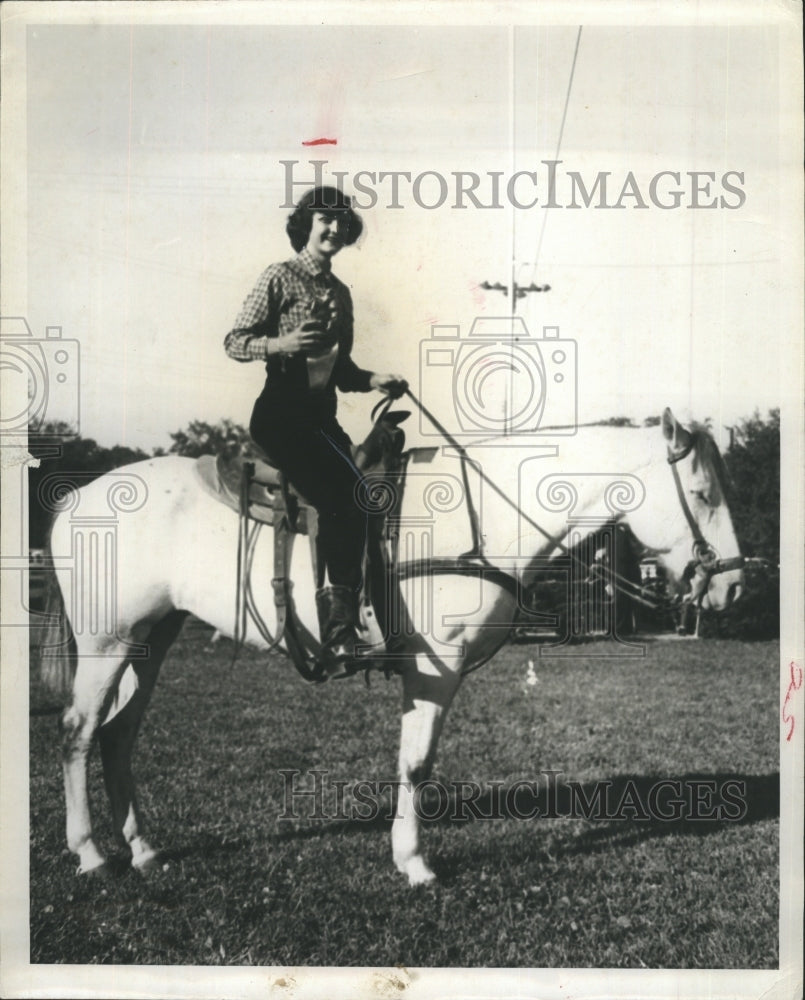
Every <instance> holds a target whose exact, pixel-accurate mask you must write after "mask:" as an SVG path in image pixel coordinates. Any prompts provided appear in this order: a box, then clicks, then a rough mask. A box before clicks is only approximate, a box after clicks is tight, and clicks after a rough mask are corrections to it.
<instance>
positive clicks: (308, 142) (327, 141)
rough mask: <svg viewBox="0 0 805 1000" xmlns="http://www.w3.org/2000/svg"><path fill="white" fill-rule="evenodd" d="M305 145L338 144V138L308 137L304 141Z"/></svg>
mask: <svg viewBox="0 0 805 1000" xmlns="http://www.w3.org/2000/svg"><path fill="white" fill-rule="evenodd" d="M302 145H303V146H337V145H338V139H307V140H303V141H302Z"/></svg>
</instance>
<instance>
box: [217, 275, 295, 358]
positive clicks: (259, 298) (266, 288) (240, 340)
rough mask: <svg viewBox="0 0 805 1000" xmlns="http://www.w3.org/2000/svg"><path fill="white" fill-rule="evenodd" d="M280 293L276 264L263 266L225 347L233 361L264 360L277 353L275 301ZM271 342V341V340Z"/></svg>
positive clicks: (226, 338)
mask: <svg viewBox="0 0 805 1000" xmlns="http://www.w3.org/2000/svg"><path fill="white" fill-rule="evenodd" d="M281 294H282V287H281V283H280V278H279V274H278V270H277V267H276V265H272V266H271V267H268V268H266V270H265V271H263V273H262V274H261V275H260V277H259V279H258V281H257V284H256V285H255V286H254V288H253V289H252V290H251V292H249V294H248V296H247V297H246V301H245V302H244V303H243V306H242V307H241V310H240V312H239V313H238V317H237V319H236V320H235V325H234V327H233V328H232V329H231V330H230V331H229V333H228V334H227V335H226V337H224V350H225V351H226V353H227V355H228V356H229V357H230V358H232V359H233V360H235V361H265V359H266V358H267V357H268V356H269V354H274V353H279V350H278V344H277V343H276V338H277V324H276V320H275V318H274V317H275V316H276V308H275V304H276V302H277V300H278V297H279V296H281ZM272 341H273V343H272Z"/></svg>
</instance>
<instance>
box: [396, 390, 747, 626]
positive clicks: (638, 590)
mask: <svg viewBox="0 0 805 1000" xmlns="http://www.w3.org/2000/svg"><path fill="white" fill-rule="evenodd" d="M405 395H407V396H408V397H409V398H410V399H411V401H412V402H413V403H414V405H415V406H417V407H418V408H419V409H420V410H421V412H422V413H423V414H424V416H426V417H427V418H428V420H429V421H430V422H431V423H432V424H433V426H434V427H435V428H436V430H437V431H438V432H439V434H440V435H441V436H442V437H443V438H444V439H445V441H446V442H447V443H448V444H449V445H450V446H451V447H452V448H455V449H456V451H457V452H458V456H459V459H460V462H461V473H462V479H463V482H464V495H465V498H466V501H465V502H466V507H467V515H468V518H469V522H470V531H471V536H472V548H471V549H470V551H469V552H466V553H464V554H463V555H460V556H455V557H433V558H430V559H408V560H405V561H403V562H398V563H397V564H396V569H397V574H398V577H399V578H400V579H406V578H410V577H417V576H425V575H428V574H437V573H447V574H451V573H453V574H460V575H474V576H482V577H483V579H488V580H490V581H493V582H494V583H496V584H497V585H498V586H500V587H502V588H503V589H504V590H507V591H508V592H509V593H511V594H513V595H515V596H517V595H518V593H519V588H520V584H519V582H518V580H517V578H516V577H515V576H514V575H513V574H512V573H509V572H507V571H506V570H503V569H500V568H498V567H495V566H493V565H492V564H491V563H490V562H489V561H488V560H487V559H486V557H485V556H484V554H483V545H482V539H481V531H480V523H479V519H478V512H477V510H476V509H475V505H474V503H473V500H472V494H471V492H470V490H469V479H468V475H467V465H468V464H471V465H473V466H474V468H475V471H476V472H477V474H478V476H479V477H480V478H481V479H482V480H483V481H484V482H485V483H486V484H487V485H488V486H490V487H491V488H492V489H493V490H494V491H495V492H496V493H497V494H498V496H500V497H501V498H502V499H503V500H504V501H505V502H506V503H507V504H508V505H509V506H510V507H511V508H512V509H513V510H514V511H515V512H516V513H517V514H518V515H519V516H520V517H521V518H522V519H523V520H525V521H526V522H527V523H528V524H529V525H530V526H531V527H532V528H535V529H536V530H537V531H538V532H539V533H540V534H541V535H543V536H544V537H545V538H546V539H547V540H548V541H550V542H551V543H552V544H553V545H554V547H555V548H557V549H559V550H560V551H561V552H562V553H564V554H565V555H566V556H569V557H570V558H574V556H573V554H572V553H571V551H570V550H569V549H568V548H567V546H566V545H564V544H563V543H562V542H561V540H560V539H559V538H557V537H556V536H554V535H551V533H550V532H548V531H546V530H545V528H543V527H542V526H541V525H539V524H538V523H537V522H536V521H534V520H533V518H531V517H529V516H528V515H527V514H526V513H525V512H524V511H523V510H522V509H521V508H520V506H519V505H518V504H516V503H515V502H514V501H513V500H512V499H511V498H510V497H509V496H508V495H507V494H506V493H505V492H504V491H503V490H502V489H501V488H500V487H499V486H498V485H497V484H496V483H495V482H494V481H493V480H492V479H490V478H489V476H487V475H486V473H484V472H483V470H482V469H481V468H480V466H479V464H478V463H477V462H473V461H472V459H470V457H469V455H468V454H467V452H466V449H465V448H464V447H463V446H462V445H461V444H460V443H459V442H458V441H456V439H455V438H454V437H453V436H452V434H450V432H449V431H448V430H446V428H445V427H444V426H443V425H442V424H441V423H440V422H439V421H438V420H437V418H436V417H435V416H434V415H433V414H432V413H431V412H430V411H429V410H428V409H427V407H426V406H425V405H424V404H423V403H422V402H421V401H420V400H419V399H417V397H416V396H415V395H414V394H413V393H412V392H411V390H410V389H406V390H405ZM385 402H386V401H385V400H384V403H385ZM694 445H695V438H694V437H693V435H691V440H690V442H689V444H688V445H687V446H686V447H685V448H683V449H682V451H680V452H676V453H674V452H672V451H671V449H670V447H669V448H668V464H669V465H670V466H671V472H672V474H673V480H674V485H675V487H676V493H677V497H678V498H679V503H680V506H681V507H682V512H683V514H684V515H685V520H686V521H687V522H688V526H689V528H690V530H691V534H692V535H693V539H694V541H693V558H692V559H691V560H690V562H689V563H688V565H687V567H686V570H685V577H686V578H687V577H688V576H690V577H691V578H693V579H694V580H695V581H696V586H695V587H694V586H693V583H692V584H691V593H690V594H688V595H686V597H685V598H684V599H683V600H684V601H685V602H686V603H688V602H692V601H693V602H696V603H697V604H698V603H700V602H701V599H702V597H703V596H704V594H705V593H706V591H707V586H708V585H709V582H710V579H711V578H712V577H713V576H716V575H717V574H718V573H726V572H729V571H730V570H734V569H740V568H742V567H743V565H744V559H743V556H734V557H732V558H730V559H720V558H719V557H718V555H717V553H716V551H715V550H714V549H713V547H712V546H711V545H710V544H709V543H708V542H707V540H706V539H705V537H704V535H703V534H702V531H701V528H700V527H699V525H698V523H697V522H696V519H695V518H694V516H693V512H692V511H691V509H690V506H689V504H688V502H687V498H686V497H685V491H684V489H683V487H682V482H681V480H680V477H679V470H678V469H677V463H678V462H680V461H681V460H682V459H684V458H686V457H687V456H688V455H689V454H690V453H691V452H692V451H693V448H694ZM403 478H404V477H403ZM578 561H579V562H581V560H578ZM612 580H613V585H614V586H615V588H616V590H618V591H620V592H621V593H622V594H625V595H626V596H627V597H629V598H631V599H632V600H634V601H637V602H638V603H640V604H643V605H645V606H647V607H649V608H652V609H653V610H660V609H661V608H663V607H664V606H666V604H667V602H665V601H659V600H657V599H656V598H654V597H652V596H649V592H648V591H646V589H645V588H643V587H640V586H639V585H637V584H635V583H633V582H632V581H631V580H628V579H626V578H625V577H623V576H621V574H619V573H616V572H615V571H614V569H613V570H612Z"/></svg>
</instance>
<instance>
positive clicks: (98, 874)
mask: <svg viewBox="0 0 805 1000" xmlns="http://www.w3.org/2000/svg"><path fill="white" fill-rule="evenodd" d="M114 874H115V871H114V867H113V866H112V865H110V864H109V862H108V861H104V862H102V863H101V864H99V865H95V866H94V867H93V868H81V867H80V866H79V868H78V870H77V871H76V875H83V876H84V877H86V878H92V879H98V880H100V881H102V882H105V881H107V880H108V879H110V878H112V876H113V875H114Z"/></svg>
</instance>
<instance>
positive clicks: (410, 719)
mask: <svg viewBox="0 0 805 1000" xmlns="http://www.w3.org/2000/svg"><path fill="white" fill-rule="evenodd" d="M460 683H461V675H460V674H459V673H458V672H453V671H452V670H450V669H448V668H447V667H446V666H445V665H444V663H443V662H442V661H438V660H437V659H436V658H435V657H430V656H428V655H427V654H425V653H420V654H418V655H417V657H416V666H415V667H414V666H412V667H411V668H410V669H409V670H407V671H406V672H405V673H404V674H403V717H402V734H401V739H400V760H399V779H400V785H399V789H398V795H397V812H396V815H395V818H394V824H393V826H392V828H391V844H392V850H393V853H394V863H395V865H396V866H397V868H398V869H399V870H400V871H401V872H402V873H403V874H404V875H407V876H408V881H409V883H410V884H411V885H420V884H422V883H423V882H430V881H431V880H432V879H433V878H434V874H433V872H432V871H431V869H430V868H429V867H428V865H427V864H426V862H425V859H424V857H423V856H422V848H421V845H420V824H419V816H418V813H417V802H418V797H419V796H418V791H417V786H418V785H419V784H420V783H421V782H423V781H425V780H426V779H427V778H428V777H430V773H431V768H432V767H433V760H434V757H435V756H436V746H437V744H438V742H439V735H440V733H441V731H442V725H443V724H444V719H445V716H446V714H447V710H448V709H449V707H450V703H451V702H452V700H453V697H454V696H455V693H456V691H457V690H458V687H459V684H460Z"/></svg>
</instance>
